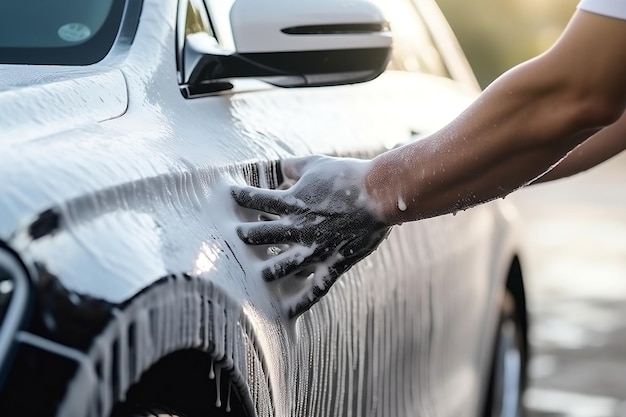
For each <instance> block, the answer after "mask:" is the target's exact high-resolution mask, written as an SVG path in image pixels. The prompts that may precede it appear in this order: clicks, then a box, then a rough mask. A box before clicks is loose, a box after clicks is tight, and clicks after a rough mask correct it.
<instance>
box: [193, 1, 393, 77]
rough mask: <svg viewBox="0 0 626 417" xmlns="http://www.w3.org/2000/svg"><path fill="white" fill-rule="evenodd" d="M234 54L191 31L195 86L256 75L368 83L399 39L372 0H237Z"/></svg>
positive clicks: (232, 14) (233, 10)
mask: <svg viewBox="0 0 626 417" xmlns="http://www.w3.org/2000/svg"><path fill="white" fill-rule="evenodd" d="M230 24H231V27H232V34H233V40H234V45H235V52H230V51H225V50H221V49H220V48H219V46H218V45H216V42H215V40H214V38H211V36H210V35H208V34H205V33H195V34H192V35H189V36H188V37H187V39H186V42H185V43H186V45H185V60H186V61H187V62H190V63H191V62H193V65H192V68H193V69H192V70H191V72H190V73H189V77H188V80H187V83H188V85H189V86H194V85H196V86H197V85H206V84H207V83H227V82H228V80H232V79H234V78H257V79H260V80H263V81H266V82H268V83H270V84H273V85H277V86H280V87H305V86H307V87H310V86H327V85H338V84H350V83H357V82H363V81H369V80H371V79H374V78H376V77H377V76H378V75H380V74H381V73H382V72H383V71H384V70H385V68H386V66H387V62H388V60H389V57H390V54H391V45H392V37H391V32H390V30H389V26H388V23H387V21H386V20H385V18H384V16H383V13H382V12H381V11H380V9H379V8H378V7H377V6H376V5H374V4H373V3H371V2H370V1H369V0H298V1H294V0H264V1H262V2H260V1H258V0H236V1H235V2H234V4H233V6H232V8H231V11H230Z"/></svg>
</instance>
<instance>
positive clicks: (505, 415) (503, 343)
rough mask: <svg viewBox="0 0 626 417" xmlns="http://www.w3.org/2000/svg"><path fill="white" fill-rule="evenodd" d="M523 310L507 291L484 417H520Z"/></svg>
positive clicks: (524, 357)
mask: <svg viewBox="0 0 626 417" xmlns="http://www.w3.org/2000/svg"><path fill="white" fill-rule="evenodd" d="M525 314H526V312H525V311H520V309H519V308H518V306H517V303H516V302H515V298H514V297H513V295H512V294H511V293H509V292H508V291H507V292H506V293H505V295H504V297H503V300H502V307H501V311H500V320H499V324H498V328H497V330H496V340H495V346H494V350H493V359H492V365H491V378H490V383H489V391H488V394H487V401H486V404H485V412H484V417H523V416H524V410H523V407H522V395H523V393H524V390H525V388H526V368H527V363H528V348H527V343H526V331H525V322H526V321H525Z"/></svg>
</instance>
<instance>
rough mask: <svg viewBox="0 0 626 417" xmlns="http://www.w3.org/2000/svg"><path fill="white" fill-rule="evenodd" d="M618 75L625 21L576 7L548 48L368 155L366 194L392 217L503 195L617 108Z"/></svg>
mask: <svg viewBox="0 0 626 417" xmlns="http://www.w3.org/2000/svg"><path fill="white" fill-rule="evenodd" d="M624 74H626V21H622V20H618V19H612V18H607V17H603V16H599V15H595V14H592V13H587V12H582V11H579V12H577V13H576V14H575V15H574V17H573V19H572V21H571V22H570V24H569V26H568V28H567V29H566V31H565V32H564V34H563V35H562V37H561V38H560V40H559V41H558V42H557V43H556V44H555V45H554V46H553V47H552V48H551V49H550V50H549V51H548V52H546V53H545V54H543V55H541V56H540V57H538V58H535V59H534V60H531V61H529V62H526V63H524V64H522V65H520V66H518V67H516V68H514V69H512V70H510V71H509V72H507V73H505V74H504V75H503V76H502V77H500V78H499V79H498V80H496V81H495V82H494V83H493V84H492V85H491V86H489V87H488V88H487V89H486V90H485V91H484V92H483V94H482V95H481V96H480V97H479V99H478V100H477V101H476V102H475V103H474V104H473V105H472V106H470V107H469V108H468V109H467V110H466V111H465V112H464V113H463V114H462V115H461V116H460V117H459V118H457V119H456V120H454V121H453V122H452V123H451V124H449V125H448V126H446V127H445V128H444V129H442V130H440V131H439V132H437V133H435V134H433V135H431V136H430V137H428V138H426V139H424V140H420V141H417V142H414V143H411V144H408V145H406V146H404V147H401V148H398V149H395V150H392V151H389V152H387V153H385V154H383V155H381V156H380V157H378V158H376V159H374V160H373V161H372V163H371V166H370V169H369V171H368V174H367V176H366V180H365V181H366V189H367V192H368V194H369V195H370V196H371V197H372V198H373V200H374V201H376V202H377V203H378V210H379V214H380V215H381V216H382V217H383V218H384V219H385V221H386V222H388V223H389V224H396V223H401V222H404V221H410V220H416V219H420V218H425V217H432V216H437V215H440V214H445V213H449V212H454V211H457V210H462V209H466V208H469V207H472V206H474V205H476V204H479V203H481V202H485V201H489V200H491V199H494V198H498V197H502V196H505V195H507V194H508V193H510V192H512V191H514V190H515V189H517V188H519V187H521V186H523V185H526V184H528V183H530V182H532V181H533V180H534V179H536V178H537V177H539V176H541V175H542V174H544V173H545V172H546V171H548V170H549V169H550V168H551V167H552V166H554V165H555V164H557V163H558V162H559V161H560V160H561V159H562V158H563V157H565V156H566V155H567V153H568V152H570V151H571V150H572V149H574V148H575V147H576V146H577V145H579V144H580V143H581V142H583V141H584V140H585V139H586V138H587V137H589V136H590V135H591V134H592V133H594V132H596V131H597V130H598V129H600V128H602V127H604V126H607V125H610V124H612V123H613V122H615V121H616V120H617V119H618V118H619V117H620V116H621V115H622V113H623V111H624V103H625V100H626V77H625V76H624ZM399 202H402V204H399ZM401 209H404V210H401Z"/></svg>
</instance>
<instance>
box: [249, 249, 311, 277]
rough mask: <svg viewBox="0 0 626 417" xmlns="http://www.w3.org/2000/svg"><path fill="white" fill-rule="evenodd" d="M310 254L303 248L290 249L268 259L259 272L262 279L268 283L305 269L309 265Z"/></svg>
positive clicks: (308, 250)
mask: <svg viewBox="0 0 626 417" xmlns="http://www.w3.org/2000/svg"><path fill="white" fill-rule="evenodd" d="M303 249H304V250H303ZM310 252H311V251H310V249H309V248H305V247H298V248H290V249H289V250H287V251H285V252H283V253H282V254H280V255H278V256H275V257H273V258H270V259H269V260H268V261H267V262H266V263H267V266H266V267H265V268H263V270H262V272H261V274H262V275H263V279H264V280H265V281H268V282H270V281H274V280H277V279H280V278H284V277H286V276H287V275H290V274H292V273H294V272H297V271H299V270H301V269H302V268H305V267H306V266H308V265H309V264H310V263H311V259H310Z"/></svg>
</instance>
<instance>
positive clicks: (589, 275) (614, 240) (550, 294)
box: [437, 0, 626, 417]
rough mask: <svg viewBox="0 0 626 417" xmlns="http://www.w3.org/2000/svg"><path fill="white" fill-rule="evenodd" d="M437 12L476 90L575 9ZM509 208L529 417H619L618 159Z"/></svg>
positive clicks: (566, 3)
mask: <svg viewBox="0 0 626 417" xmlns="http://www.w3.org/2000/svg"><path fill="white" fill-rule="evenodd" d="M437 2H438V4H439V6H440V7H441V9H442V10H443V12H444V14H445V15H446V17H447V18H448V20H449V22H450V24H451V26H452V29H453V30H454V32H455V34H456V35H457V37H458V39H459V42H460V43H461V46H462V47H463V49H464V51H465V53H466V54H467V56H468V59H469V61H470V64H471V65H472V67H473V69H474V71H475V73H476V75H477V77H478V79H479V82H480V83H481V85H482V86H483V87H486V86H487V85H488V84H489V83H490V82H491V81H493V80H494V79H495V78H496V77H497V76H498V75H500V74H501V73H502V72H504V71H505V70H507V69H508V68H510V67H512V66H514V65H515V64H517V63H519V62H522V61H524V60H526V59H528V58H531V57H533V56H535V55H537V54H539V53H541V52H542V51H544V50H545V49H547V48H548V47H549V46H550V45H551V44H552V43H553V42H554V41H555V40H556V39H557V37H558V36H559V34H560V33H561V31H562V30H563V28H564V27H565V25H566V24H567V21H568V20H569V18H570V17H571V15H572V13H573V12H574V10H575V7H576V4H577V0H471V1H458V0H437ZM624 140H626V138H624ZM509 198H510V199H511V200H512V201H513V202H514V203H515V204H516V206H517V207H518V208H519V212H520V216H521V219H522V223H521V233H522V237H523V242H524V249H525V254H526V257H525V267H526V278H527V280H526V285H527V292H528V294H529V309H530V315H531V320H532V331H531V335H530V337H531V345H532V351H533V352H532V354H533V359H532V362H531V364H530V387H529V390H528V392H527V393H526V397H525V401H524V402H525V405H526V408H527V410H528V416H529V417H547V416H551V417H556V416H573V417H626V155H624V154H622V155H620V156H617V157H615V158H613V159H612V160H610V161H608V162H606V163H604V164H602V165H601V166H599V167H596V168H594V169H592V170H590V171H588V172H586V173H583V174H579V175H577V176H574V177H572V178H568V179H564V180H559V181H556V182H553V183H549V184H544V185H537V186H531V187H529V188H527V189H525V190H522V191H519V192H517V193H515V194H513V195H512V196H511V197H509Z"/></svg>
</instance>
